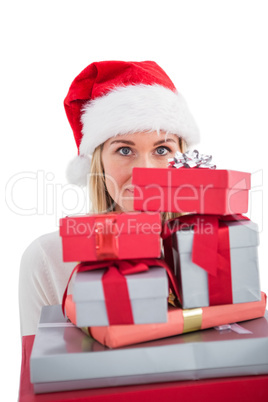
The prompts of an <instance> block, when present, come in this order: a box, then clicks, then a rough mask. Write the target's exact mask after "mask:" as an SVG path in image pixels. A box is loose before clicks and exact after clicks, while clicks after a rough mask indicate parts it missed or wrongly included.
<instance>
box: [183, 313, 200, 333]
mask: <svg viewBox="0 0 268 402" xmlns="http://www.w3.org/2000/svg"><path fill="white" fill-rule="evenodd" d="M202 313H203V310H202V308H191V309H186V310H182V315H183V333H185V332H192V331H198V330H199V329H201V325H202Z"/></svg>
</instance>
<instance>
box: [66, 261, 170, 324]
mask: <svg viewBox="0 0 268 402" xmlns="http://www.w3.org/2000/svg"><path fill="white" fill-rule="evenodd" d="M104 273H105V270H104V269H100V270H94V271H86V272H78V273H77V274H76V276H75V279H74V281H73V293H72V294H73V300H74V302H75V308H76V322H75V323H76V325H77V326H80V327H83V326H93V325H94V326H99V325H104V326H106V325H109V317H108V315H107V310H106V304H105V295H104V289H103V285H102V278H103V275H104ZM125 278H126V282H127V288H128V293H129V299H130V304H131V309H132V314H133V321H134V323H136V324H146V323H158V322H166V321H167V298H168V278H167V274H166V270H165V269H164V268H161V267H157V268H154V267H151V268H150V269H149V270H148V271H145V272H140V273H138V274H131V275H126V276H125ZM112 286H113V287H115V289H114V291H115V293H114V297H113V298H116V297H117V293H118V291H119V290H118V289H117V287H116V284H115V283H112ZM118 314H119V312H118ZM121 324H122V322H121Z"/></svg>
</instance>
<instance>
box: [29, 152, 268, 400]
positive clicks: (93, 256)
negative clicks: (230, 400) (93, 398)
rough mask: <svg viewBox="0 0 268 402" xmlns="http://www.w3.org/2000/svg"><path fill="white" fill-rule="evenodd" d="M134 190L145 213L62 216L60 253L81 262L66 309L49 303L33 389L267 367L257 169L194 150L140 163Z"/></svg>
mask: <svg viewBox="0 0 268 402" xmlns="http://www.w3.org/2000/svg"><path fill="white" fill-rule="evenodd" d="M133 185H134V188H135V192H134V208H135V210H136V211H139V212H132V213H109V214H102V215H87V216H77V217H75V216H72V217H66V218H63V219H62V220H61V223H60V234H61V236H62V244H63V260H64V261H66V262H70V261H77V262H78V264H77V266H76V267H75V269H74V271H73V272H72V274H71V276H70V279H69V282H68V284H66V291H65V293H64V295H63V302H62V306H46V307H44V308H43V310H42V314H41V317H40V325H39V328H38V332H37V334H36V337H35V341H34V346H33V350H32V354H31V359H30V372H31V382H32V383H33V384H34V390H35V392H36V393H45V392H54V391H61V390H73V389H83V388H84V389H85V388H98V387H109V386H120V385H130V384H143V383H156V382H164V381H180V380H196V379H203V378H216V377H232V376H246V375H260V374H267V373H268V353H267V350H268V316H267V314H265V308H266V295H265V294H264V293H262V292H261V290H260V283H259V268H258V244H259V238H258V227H257V225H256V224H255V223H253V222H251V221H250V220H249V219H248V218H246V217H245V216H243V215H242V214H243V213H246V212H247V209H248V192H249V189H250V174H249V173H243V172H238V171H231V170H217V169H215V167H214V166H212V165H211V163H210V158H208V157H206V156H202V155H201V156H200V155H199V154H198V152H197V151H195V152H193V153H192V154H190V153H186V154H180V153H177V154H176V155H175V158H174V159H172V160H171V161H170V166H169V168H167V169H156V168H151V169H150V168H134V169H133ZM141 211H142V212H141ZM166 212H174V213H177V217H175V218H173V219H170V220H165V221H164V220H163V219H162V213H166Z"/></svg>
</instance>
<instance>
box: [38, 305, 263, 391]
mask: <svg viewBox="0 0 268 402" xmlns="http://www.w3.org/2000/svg"><path fill="white" fill-rule="evenodd" d="M267 319H268V316H267V315H266V317H263V318H257V319H255V320H248V321H244V322H242V323H240V328H241V327H242V330H241V331H239V332H240V333H239V332H233V331H232V330H229V329H227V330H223V331H219V330H216V329H213V328H212V329H208V330H203V331H198V332H193V333H189V334H184V335H178V336H173V337H170V338H165V339H160V340H157V341H151V342H145V343H142V344H138V345H133V346H129V347H122V348H118V349H109V348H106V347H105V346H103V345H101V344H100V343H98V342H97V341H94V340H93V339H92V338H90V337H88V336H87V335H85V334H84V333H83V332H82V331H81V330H80V329H79V328H76V327H75V326H74V325H72V324H71V323H69V322H67V320H66V318H64V317H63V315H62V312H61V307H60V306H59V305H58V306H46V307H44V308H43V310H42V314H41V320H40V325H39V328H38V331H37V334H36V337H35V341H34V345H33V349H32V354H31V358H30V375H31V382H32V383H33V385H34V391H35V393H43V392H56V391H64V390H66V391H67V390H72V389H82V388H98V387H110V386H119V385H129V384H144V383H153V382H163V381H179V380H196V379H202V378H215V377H232V376H243V375H261V374H267V373H268V354H267V353H266V352H267V348H268V321H267ZM236 331H237V330H236Z"/></svg>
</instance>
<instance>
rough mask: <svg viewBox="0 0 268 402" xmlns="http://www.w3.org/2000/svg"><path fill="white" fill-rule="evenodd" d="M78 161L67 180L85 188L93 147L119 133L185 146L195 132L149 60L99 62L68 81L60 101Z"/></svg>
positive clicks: (181, 105)
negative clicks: (152, 134)
mask: <svg viewBox="0 0 268 402" xmlns="http://www.w3.org/2000/svg"><path fill="white" fill-rule="evenodd" d="M64 107H65V111H66V114H67V117H68V120H69V123H70V125H71V127H72V129H73V133H74V138H75V141H76V145H77V148H78V156H76V157H75V159H74V160H73V161H71V163H70V164H69V166H68V169H67V178H68V181H69V182H71V183H74V184H78V185H86V181H87V174H88V173H89V171H90V160H91V156H92V154H93V152H94V150H95V148H96V147H97V146H98V145H100V144H102V143H104V142H105V141H106V140H108V139H109V138H111V137H113V136H116V135H118V134H127V133H135V132H139V131H157V132H159V131H160V130H163V131H165V132H167V133H171V134H176V135H178V136H179V137H181V138H183V139H184V140H185V141H186V143H187V145H188V146H191V145H193V144H194V143H197V142H198V141H199V132H198V129H197V126H196V124H195V121H194V119H193V117H192V115H191V113H190V112H189V110H188V107H187V104H186V102H185V100H184V99H183V97H182V96H181V94H179V93H178V92H177V90H176V88H175V86H174V84H173V82H172V81H171V80H170V78H169V77H168V76H167V74H166V73H165V72H164V70H162V68H161V67H159V66H158V65H157V64H156V63H155V62H153V61H142V62H124V61H102V62H96V63H92V64H90V65H89V66H88V67H86V68H85V69H84V70H83V71H82V72H81V73H80V74H79V75H78V76H77V77H76V78H75V79H74V81H73V82H72V84H71V86H70V89H69V92H68V94H67V96H66V98H65V100H64Z"/></svg>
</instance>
